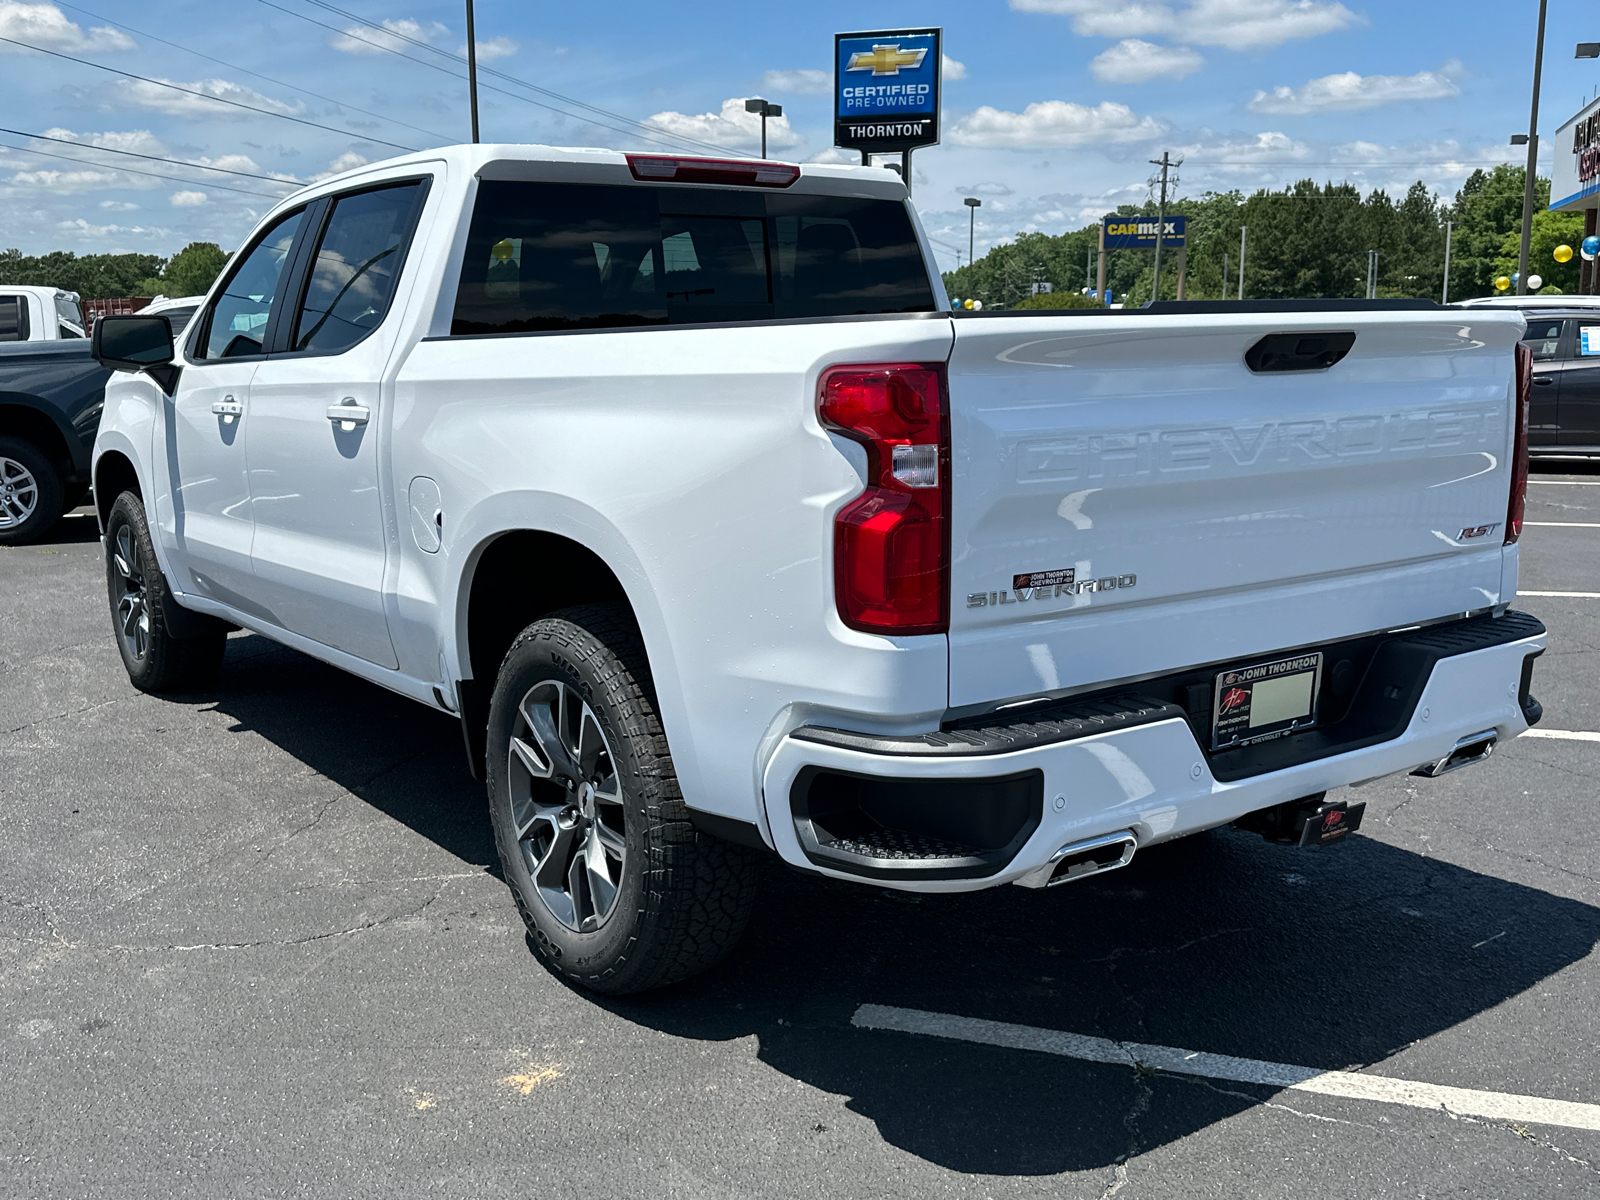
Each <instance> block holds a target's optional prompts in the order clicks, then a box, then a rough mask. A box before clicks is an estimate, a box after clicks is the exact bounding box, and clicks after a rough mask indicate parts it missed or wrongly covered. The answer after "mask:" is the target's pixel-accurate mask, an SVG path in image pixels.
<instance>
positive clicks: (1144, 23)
mask: <svg viewBox="0 0 1600 1200" xmlns="http://www.w3.org/2000/svg"><path fill="white" fill-rule="evenodd" d="M1011 7H1012V8H1015V9H1019V10H1021V11H1022V12H1039V13H1054V14H1057V15H1059V16H1064V17H1071V18H1072V29H1073V32H1074V33H1078V34H1081V35H1082V36H1084V37H1115V38H1127V37H1138V36H1140V35H1141V34H1149V33H1163V34H1167V35H1169V36H1171V37H1173V38H1175V39H1177V40H1178V41H1181V42H1192V43H1194V44H1195V45H1199V46H1226V47H1227V48H1228V49H1229V50H1261V49H1266V48H1268V47H1271V46H1278V45H1282V44H1283V43H1284V42H1287V41H1293V40H1294V39H1296V38H1310V37H1320V36H1321V35H1322V34H1325V33H1334V32H1336V31H1337V30H1340V29H1348V28H1349V27H1350V26H1351V25H1355V24H1358V23H1359V22H1361V21H1362V20H1363V19H1364V18H1362V17H1359V16H1357V15H1356V14H1355V13H1353V12H1351V11H1350V10H1349V9H1348V8H1346V7H1345V6H1344V5H1343V4H1340V3H1337V0H1332V2H1330V0H1191V3H1190V4H1189V5H1188V6H1187V7H1184V8H1182V9H1177V8H1173V7H1169V6H1168V5H1165V4H1140V3H1134V4H1126V3H1122V2H1121V0H1011Z"/></svg>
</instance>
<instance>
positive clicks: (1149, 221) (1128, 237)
mask: <svg viewBox="0 0 1600 1200" xmlns="http://www.w3.org/2000/svg"><path fill="white" fill-rule="evenodd" d="M1188 222H1189V219H1188V218H1187V217H1173V216H1169V217H1168V218H1167V224H1166V228H1165V229H1164V230H1163V231H1162V233H1161V244H1162V246H1164V247H1165V246H1171V247H1173V248H1174V249H1176V248H1177V247H1179V246H1182V245H1183V244H1184V240H1183V239H1184V234H1185V232H1186V228H1187V226H1188ZM1105 234H1106V249H1107V250H1154V249H1155V248H1156V219H1155V218H1154V217H1117V216H1110V215H1108V216H1107V217H1106V219H1105Z"/></svg>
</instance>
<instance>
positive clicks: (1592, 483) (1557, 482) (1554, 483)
mask: <svg viewBox="0 0 1600 1200" xmlns="http://www.w3.org/2000/svg"><path fill="white" fill-rule="evenodd" d="M1528 482H1529V483H1536V484H1538V485H1539V486H1540V487H1600V479H1530V480H1528Z"/></svg>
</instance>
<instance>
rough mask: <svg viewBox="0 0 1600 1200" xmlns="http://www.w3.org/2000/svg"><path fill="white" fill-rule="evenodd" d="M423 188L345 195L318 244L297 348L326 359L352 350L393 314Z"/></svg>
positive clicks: (300, 316) (411, 185) (299, 322)
mask: <svg viewBox="0 0 1600 1200" xmlns="http://www.w3.org/2000/svg"><path fill="white" fill-rule="evenodd" d="M421 198H422V185H421V184H420V183H407V184H403V185H401V186H399V187H387V188H381V189H379V190H377V191H372V192H357V193H355V194H354V195H350V196H341V197H339V199H338V200H336V201H335V202H334V205H333V213H332V215H331V216H329V218H328V225H327V228H326V229H325V230H324V231H323V234H322V240H321V242H319V243H318V245H317V253H316V258H315V259H314V260H313V265H312V268H311V280H310V282H309V283H308V284H307V285H306V298H305V302H304V303H303V304H302V305H301V306H300V311H299V313H298V314H297V315H296V318H295V332H294V338H293V341H292V343H291V344H292V348H293V349H295V350H314V351H319V352H321V353H324V354H333V353H337V352H338V351H340V350H346V349H349V348H350V347H351V346H354V345H355V344H356V343H357V342H359V341H360V340H361V339H362V338H364V337H366V336H367V334H369V333H371V332H372V331H373V330H374V329H376V328H377V327H378V323H379V322H380V321H382V320H383V315H384V313H386V312H387V311H388V310H389V301H390V299H391V298H392V297H393V296H394V288H395V283H396V282H397V281H398V280H399V278H400V268H401V266H402V264H403V261H404V256H405V240H406V234H407V233H408V232H409V231H410V229H411V219H412V210H413V209H415V208H416V206H417V202H418V201H419V200H421Z"/></svg>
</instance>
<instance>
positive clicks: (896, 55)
mask: <svg viewBox="0 0 1600 1200" xmlns="http://www.w3.org/2000/svg"><path fill="white" fill-rule="evenodd" d="M927 56H928V52H927V51H926V50H902V49H900V45H899V43H898V42H897V43H895V44H894V45H892V46H874V47H873V48H872V49H871V50H861V51H858V52H857V53H855V54H852V55H851V56H850V65H849V66H848V67H846V68H845V70H847V71H871V72H872V73H873V74H874V75H898V74H900V68H901V67H904V68H906V70H908V71H914V70H916V69H917V68H918V67H920V66H921V65H922V60H923V59H924V58H926V57H927Z"/></svg>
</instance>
